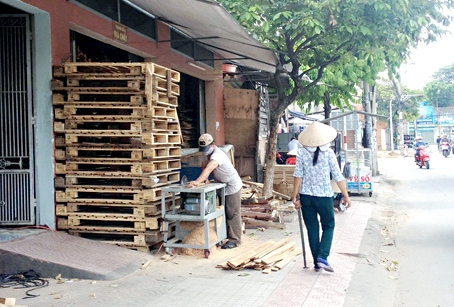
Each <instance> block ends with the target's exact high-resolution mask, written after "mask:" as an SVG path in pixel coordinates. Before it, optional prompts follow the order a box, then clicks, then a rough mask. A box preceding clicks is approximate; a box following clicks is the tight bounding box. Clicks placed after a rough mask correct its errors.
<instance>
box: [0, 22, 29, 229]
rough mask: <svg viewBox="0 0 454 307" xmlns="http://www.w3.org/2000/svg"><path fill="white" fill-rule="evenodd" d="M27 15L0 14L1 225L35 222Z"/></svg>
mask: <svg viewBox="0 0 454 307" xmlns="http://www.w3.org/2000/svg"><path fill="white" fill-rule="evenodd" d="M29 29H30V27H29V16H28V15H0V225H32V224H34V223H35V213H34V211H35V208H34V194H35V193H34V172H33V170H34V163H33V105H32V91H31V88H32V86H31V77H30V76H31V68H30V65H31V60H30V57H31V52H30V39H29V37H30V30H29Z"/></svg>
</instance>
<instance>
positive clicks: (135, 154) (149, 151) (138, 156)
mask: <svg viewBox="0 0 454 307" xmlns="http://www.w3.org/2000/svg"><path fill="white" fill-rule="evenodd" d="M61 151H63V150H61V149H58V150H56V156H57V155H58V156H59V157H63V158H69V159H70V160H74V161H76V160H75V159H76V158H93V159H96V158H99V159H111V158H114V159H115V158H120V157H121V158H122V159H128V160H131V161H143V160H147V159H163V158H178V157H181V148H180V147H149V148H124V147H113V146H86V145H85V146H84V145H80V146H67V147H66V151H63V153H61ZM57 152H58V154H57ZM145 162H146V161H145Z"/></svg>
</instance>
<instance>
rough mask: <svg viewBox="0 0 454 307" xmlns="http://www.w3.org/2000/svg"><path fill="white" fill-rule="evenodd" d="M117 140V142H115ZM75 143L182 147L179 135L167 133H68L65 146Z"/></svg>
mask: <svg viewBox="0 0 454 307" xmlns="http://www.w3.org/2000/svg"><path fill="white" fill-rule="evenodd" d="M115 139H116V140H115ZM75 143H86V144H96V143H98V144H106V145H108V144H110V143H129V144H137V143H138V144H145V145H151V146H158V145H168V146H176V145H180V143H181V140H180V136H179V135H178V134H167V133H157V132H156V133H154V132H144V133H129V132H128V133H125V134H120V133H119V132H117V131H114V132H102V133H96V131H95V132H93V133H92V134H88V135H85V134H78V133H66V134H65V144H66V145H74V144H75Z"/></svg>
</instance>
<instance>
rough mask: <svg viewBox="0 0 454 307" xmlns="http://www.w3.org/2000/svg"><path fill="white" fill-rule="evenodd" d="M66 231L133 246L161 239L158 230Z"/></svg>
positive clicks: (80, 235) (92, 238)
mask: <svg viewBox="0 0 454 307" xmlns="http://www.w3.org/2000/svg"><path fill="white" fill-rule="evenodd" d="M68 233H69V234H70V235H73V236H77V237H81V238H85V239H90V240H95V241H101V242H104V243H109V244H116V245H120V246H125V247H128V246H130V245H133V247H138V246H144V247H149V246H150V245H152V244H154V243H156V242H159V241H161V240H162V233H161V231H159V230H154V231H147V232H144V233H140V232H131V233H124V232H109V231H88V230H68Z"/></svg>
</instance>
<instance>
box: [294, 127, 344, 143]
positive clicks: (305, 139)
mask: <svg viewBox="0 0 454 307" xmlns="http://www.w3.org/2000/svg"><path fill="white" fill-rule="evenodd" d="M336 136H337V131H336V129H334V128H333V127H331V126H328V125H325V124H322V123H320V122H312V123H311V124H310V125H309V126H307V127H306V128H305V129H304V130H303V132H301V133H300V135H299V136H298V141H299V142H300V144H301V145H303V146H307V147H317V146H322V145H325V144H328V143H330V142H331V141H333V140H334V139H335V138H336Z"/></svg>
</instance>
